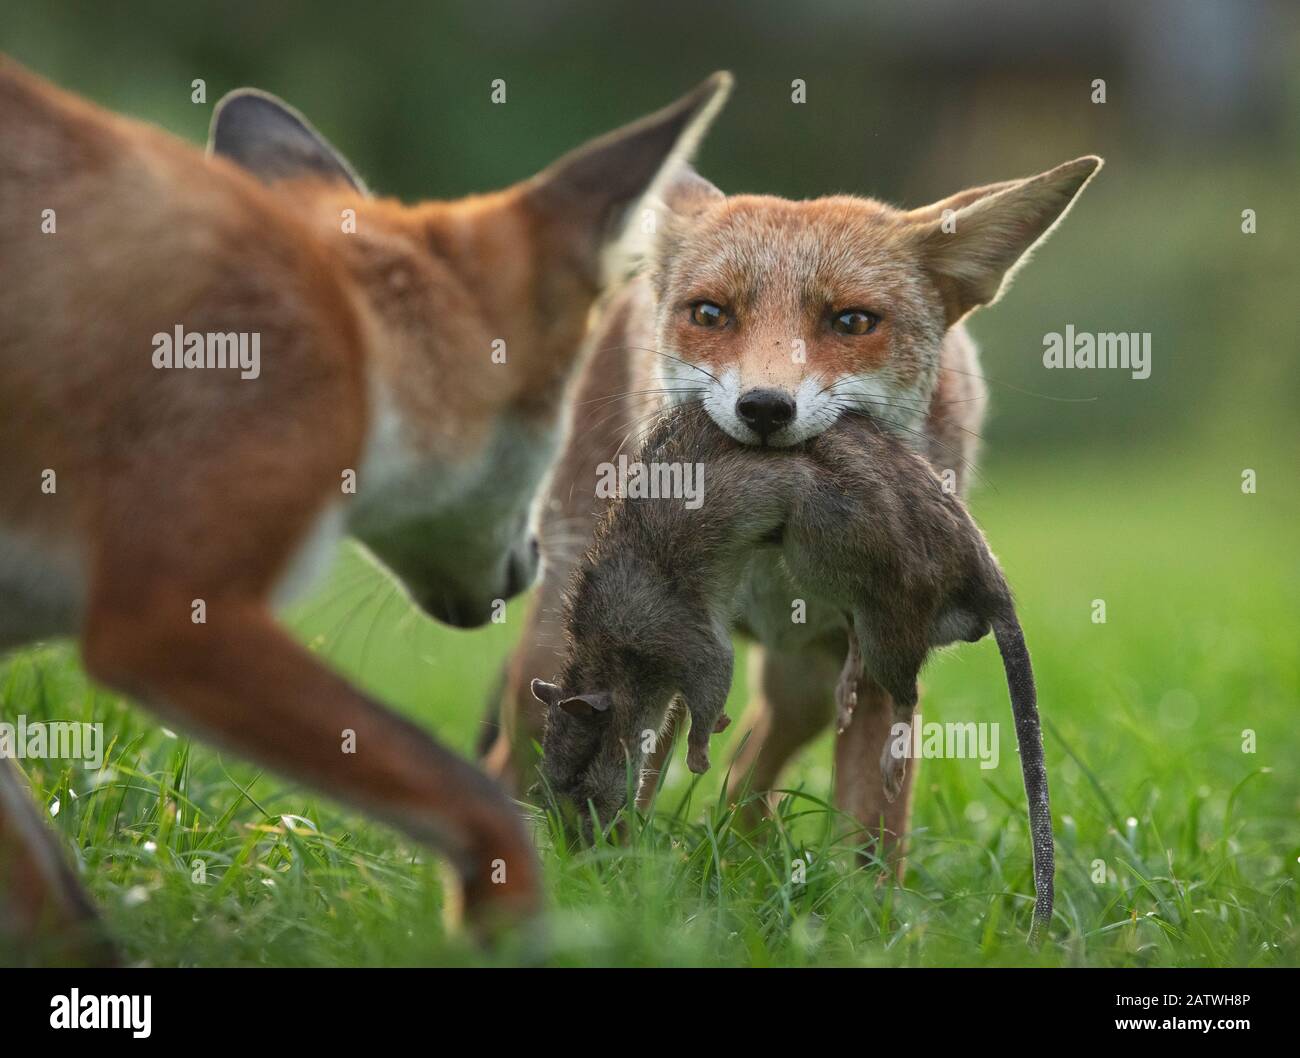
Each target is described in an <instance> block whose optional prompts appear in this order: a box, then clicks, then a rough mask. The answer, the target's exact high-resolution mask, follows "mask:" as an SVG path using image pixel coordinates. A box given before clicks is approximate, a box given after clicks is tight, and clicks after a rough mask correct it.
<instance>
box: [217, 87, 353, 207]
mask: <svg viewBox="0 0 1300 1058" xmlns="http://www.w3.org/2000/svg"><path fill="white" fill-rule="evenodd" d="M208 153H209V154H219V155H221V156H222V157H224V158H229V159H230V160H231V161H232V162H236V163H237V164H239V165H241V166H243V168H245V169H247V170H248V171H249V172H250V173H252V174H253V175H254V176H257V177H258V178H260V179H262V180H264V181H266V182H267V183H268V184H269V183H274V182H275V181H277V180H292V179H294V178H296V177H304V176H317V177H321V178H323V179H326V180H341V181H343V182H344V183H346V184H348V185H349V186H350V187H353V188H355V189H356V190H358V191H360V192H362V193H363V194H364V193H365V186H364V185H363V184H362V182H361V179H360V178H359V177H358V176H357V174H356V172H355V171H354V170H353V168H352V166H351V165H349V164H348V162H347V160H346V159H345V158H344V157H343V156H342V155H341V154H339V152H338V151H336V150H335V149H334V148H333V147H332V146H330V144H329V141H327V140H326V139H325V137H324V136H322V135H321V134H320V133H319V132H317V131H316V130H315V129H314V128H313V127H312V125H311V122H309V121H308V120H307V119H306V118H305V117H303V116H302V115H301V114H300V113H298V111H297V110H295V109H294V108H293V107H291V106H289V104H288V103H286V102H284V101H283V100H281V99H277V98H276V97H275V96H273V95H271V94H269V93H267V92H259V91H258V90H257V89H255V88H237V89H236V90H235V91H233V92H230V93H228V94H227V95H225V96H224V97H222V99H221V101H220V102H218V103H217V105H216V108H215V109H214V110H213V112H212V126H211V128H210V129H209V131H208Z"/></svg>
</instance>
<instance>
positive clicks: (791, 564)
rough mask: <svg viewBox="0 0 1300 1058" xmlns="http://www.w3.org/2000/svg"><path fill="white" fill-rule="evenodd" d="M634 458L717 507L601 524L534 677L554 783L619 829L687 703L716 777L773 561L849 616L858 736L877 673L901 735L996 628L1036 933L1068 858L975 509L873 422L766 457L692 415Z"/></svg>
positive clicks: (697, 762)
mask: <svg viewBox="0 0 1300 1058" xmlns="http://www.w3.org/2000/svg"><path fill="white" fill-rule="evenodd" d="M638 462H639V463H640V464H641V465H643V466H648V467H672V466H682V465H687V464H692V465H696V466H698V467H700V468H701V469H702V472H703V475H704V488H703V500H704V502H703V505H702V507H701V508H700V509H698V510H695V509H693V508H692V504H691V502H689V501H683V499H681V498H673V497H662V496H655V497H645V498H636V499H634V498H624V499H621V500H619V501H617V502H616V503H615V504H614V505H613V506H612V507H611V509H610V511H609V513H608V514H607V516H606V517H605V518H604V519H603V520H602V522H601V523H600V525H599V526H598V527H597V530H596V540H595V543H594V544H593V545H592V547H591V549H590V550H589V551H588V553H587V555H586V556H585V557H584V558H583V560H582V562H581V563H580V564H579V565H578V568H577V570H576V571H575V573H574V577H573V581H572V583H571V585H570V587H569V591H568V595H567V598H566V602H565V631H566V636H567V639H568V651H567V653H566V656H565V661H564V665H563V667H562V669H561V670H560V674H559V676H558V681H559V682H558V684H554V683H547V682H545V681H543V680H534V681H533V682H532V691H533V693H534V694H535V695H536V696H537V698H538V700H539V701H541V702H543V703H544V704H545V705H546V706H547V722H546V734H545V741H544V742H543V757H542V776H543V778H544V779H546V781H547V782H548V784H549V785H550V787H551V789H552V790H553V791H554V792H555V793H557V794H559V795H561V796H563V797H565V798H567V799H569V800H570V801H572V802H574V803H575V804H576V806H577V807H578V808H579V809H580V810H584V811H585V810H586V809H587V808H588V807H589V806H590V808H591V809H593V810H594V811H595V813H596V816H597V817H598V819H599V820H600V821H603V822H608V821H609V820H610V819H611V818H612V817H613V815H614V813H615V812H616V811H617V810H618V809H619V808H621V807H622V805H623V802H624V799H625V798H626V796H627V790H628V784H627V769H628V768H629V767H630V768H631V769H632V774H633V776H634V777H636V778H638V779H639V778H640V777H641V769H642V767H643V765H644V762H645V760H646V757H647V755H648V750H647V744H648V742H652V741H657V740H658V739H659V738H661V737H663V736H664V734H665V733H666V727H667V721H668V718H669V713H670V709H671V708H673V707H674V706H675V703H676V702H677V701H678V700H679V699H680V701H681V703H682V704H683V705H684V706H685V711H686V713H687V714H688V715H689V716H690V734H689V736H688V740H687V745H688V752H687V757H686V760H687V764H688V766H689V767H690V769H691V770H692V771H694V772H696V773H701V772H704V771H707V770H708V768H709V752H708V751H709V737H710V735H712V734H713V733H714V732H715V731H721V730H723V729H724V728H725V727H726V726H727V722H728V721H727V718H726V715H725V714H724V712H723V709H724V707H725V705H726V701H727V692H728V690H729V689H730V686H731V672H732V648H731V634H730V629H731V624H732V619H733V616H734V611H735V607H736V596H737V591H738V589H739V588H740V585H741V581H742V579H743V577H744V576H745V574H746V573H747V571H748V568H749V566H750V565H751V563H752V562H753V561H754V560H755V558H756V555H757V554H758V553H760V552H761V551H762V550H763V549H766V550H768V551H769V552H775V553H776V554H777V555H779V557H780V561H781V562H783V563H784V565H785V567H786V568H787V569H788V570H789V572H790V574H791V577H792V579H793V582H794V584H795V585H796V587H797V588H798V589H799V590H800V591H801V592H805V593H807V594H809V595H810V596H812V597H815V598H817V599H819V600H821V601H822V602H823V603H824V604H826V605H828V606H829V607H830V608H832V609H833V610H834V611H836V612H838V613H840V614H842V615H844V621H845V626H846V630H847V638H848V642H849V648H848V651H847V659H846V662H845V669H844V677H843V679H842V681H841V688H842V691H841V696H840V706H841V717H840V721H841V724H842V725H843V726H845V727H847V726H848V725H850V724H851V723H852V705H853V701H852V695H853V693H854V691H853V688H856V686H857V682H858V680H859V679H860V677H861V676H862V674H863V670H864V668H865V670H866V672H867V673H868V674H869V675H870V676H871V678H872V679H874V680H875V681H876V682H877V683H878V684H879V685H880V686H881V687H883V688H884V689H885V690H886V691H887V692H889V695H890V697H891V698H892V699H893V702H894V714H893V720H894V724H895V727H896V730H901V731H903V732H906V731H907V728H908V725H910V723H911V721H912V711H913V709H914V707H915V705H916V701H917V688H916V680H917V674H918V673H919V671H920V669H921V666H922V664H923V663H924V661H925V659H926V657H927V655H928V654H929V653H930V651H931V650H932V649H933V648H935V647H941V646H946V645H948V644H950V643H953V642H956V641H965V642H974V641H976V640H978V639H981V638H983V637H984V636H985V635H986V634H987V633H988V632H989V630H990V629H992V631H993V633H994V635H995V636H996V638H997V644H998V649H999V650H1000V651H1001V653H1002V659H1003V662H1004V664H1005V666H1006V674H1007V684H1008V687H1009V688H1010V691H1011V707H1012V712H1013V714H1014V716H1015V725H1016V737H1017V740H1018V742H1019V746H1020V756H1021V765H1022V768H1023V771H1024V779H1025V793H1026V795H1027V797H1028V800H1029V821H1030V831H1031V834H1032V836H1033V857H1034V888H1035V892H1036V899H1035V903H1034V914H1033V929H1032V931H1031V939H1033V940H1035V941H1036V940H1037V939H1038V938H1039V937H1040V935H1041V932H1042V931H1043V930H1044V929H1045V928H1046V927H1047V925H1048V923H1049V922H1050V919H1051V914H1052V874H1053V859H1054V857H1053V848H1052V822H1051V811H1050V807H1049V805H1048V794H1047V770H1046V768H1045V766H1044V763H1043V743H1042V735H1041V732H1040V730H1039V722H1038V706H1037V700H1036V696H1035V692H1034V677H1033V671H1032V669H1031V667H1030V662H1029V653H1028V651H1027V650H1026V648H1025V641H1024V636H1023V635H1022V633H1021V631H1020V622H1019V621H1018V620H1017V618H1016V613H1015V608H1014V606H1013V604H1012V601H1011V593H1010V591H1009V589H1008V588H1007V584H1006V581H1005V579H1004V578H1003V575H1002V571H1001V569H1000V568H999V567H998V564H997V561H996V560H995V559H994V557H993V555H992V553H991V552H990V551H989V549H988V545H987V544H986V543H985V541H984V537H983V536H982V534H981V533H980V531H979V529H978V528H977V527H976V525H975V523H974V522H973V521H972V520H971V518H970V515H969V514H968V513H967V512H966V509H965V507H964V506H963V504H962V502H961V501H960V500H959V499H957V498H956V497H955V496H953V495H951V494H950V493H948V492H945V491H944V489H943V487H942V485H941V483H940V481H939V479H938V478H937V477H936V476H935V474H934V472H933V471H932V470H931V468H930V466H929V464H927V463H926V462H925V460H923V459H922V458H920V457H919V456H918V455H916V454H915V453H913V452H911V451H908V450H907V449H906V448H905V447H904V446H903V445H902V444H901V443H900V442H899V441H898V440H897V439H896V438H894V437H892V436H890V435H889V434H887V433H885V432H883V431H882V430H881V429H880V428H879V426H877V425H876V424H875V423H874V422H872V421H871V420H870V419H866V418H848V419H844V420H841V421H840V422H839V423H837V424H836V425H835V426H833V427H832V428H831V429H829V430H827V431H825V432H823V433H821V434H819V435H818V436H817V437H815V438H813V439H811V440H809V441H806V442H802V443H800V444H798V445H795V446H792V447H787V448H785V449H783V450H781V451H780V452H777V453H772V454H767V453H762V452H760V451H758V450H756V449H754V448H752V447H746V446H742V445H740V444H738V443H737V442H735V441H734V440H732V439H731V438H729V437H727V435H725V434H724V433H723V432H722V431H721V430H720V429H719V428H718V427H717V426H716V425H715V424H714V423H713V422H711V421H710V419H709V418H708V416H707V415H706V414H705V413H704V412H703V411H702V410H700V409H699V408H698V407H690V408H686V409H683V410H681V411H678V412H677V413H675V414H671V415H669V416H666V417H665V419H664V421H663V422H662V423H661V424H660V425H659V426H657V427H656V428H655V430H654V431H653V432H652V434H651V435H650V438H649V439H648V441H647V442H646V445H645V448H644V450H643V451H642V453H641V455H640V456H639V459H638ZM899 737H900V738H902V740H903V741H906V739H905V737H903V736H899ZM905 767H906V757H905V756H903V755H901V754H900V753H898V752H896V748H895V743H894V742H892V741H891V742H890V743H888V744H887V745H886V747H885V750H884V752H883V753H882V754H881V758H880V773H881V780H882V782H883V784H884V788H885V790H886V796H887V797H889V798H890V799H891V800H892V799H893V798H894V797H895V796H897V794H898V791H899V789H900V788H901V786H902V779H903V775H904V769H905Z"/></svg>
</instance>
